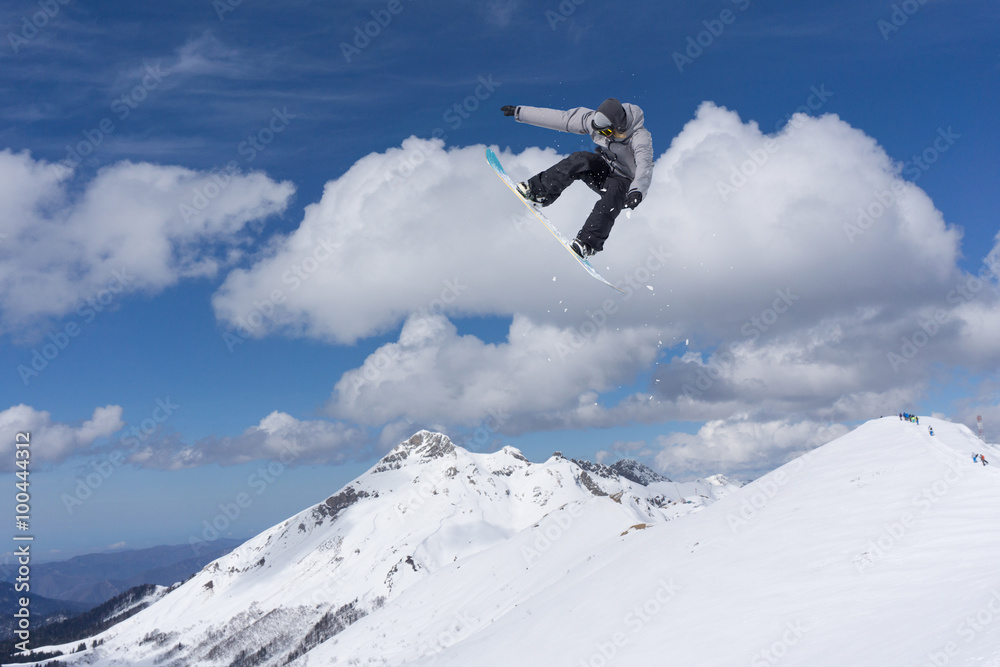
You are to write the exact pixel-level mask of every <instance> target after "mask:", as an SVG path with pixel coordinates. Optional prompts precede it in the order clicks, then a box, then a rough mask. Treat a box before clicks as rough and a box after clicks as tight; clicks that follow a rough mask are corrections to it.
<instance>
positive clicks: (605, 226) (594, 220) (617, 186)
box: [528, 151, 632, 250]
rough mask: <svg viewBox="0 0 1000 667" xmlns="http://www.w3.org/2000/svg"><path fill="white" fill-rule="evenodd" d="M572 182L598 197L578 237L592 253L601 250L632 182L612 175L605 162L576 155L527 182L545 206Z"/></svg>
mask: <svg viewBox="0 0 1000 667" xmlns="http://www.w3.org/2000/svg"><path fill="white" fill-rule="evenodd" d="M573 181H583V182H584V183H586V184H587V186H588V187H589V188H590V189H591V190H593V191H594V192H596V193H597V194H599V195H600V196H601V198H600V200H599V201H598V202H597V203H596V204H594V209H593V210H592V211H591V212H590V215H589V216H588V217H587V220H586V222H584V223H583V228H582V229H581V230H580V233H579V234H578V235H577V238H579V239H580V240H581V241H583V242H584V243H586V244H587V245H589V246H590V247H591V248H593V249H594V250H603V249H604V242H605V241H607V240H608V235H609V234H611V227H613V226H614V224H615V218H617V217H618V214H619V213H620V212H621V210H622V207H623V206H624V205H625V196H626V195H627V194H628V188H629V186H630V185H631V184H632V179H630V178H627V177H625V176H622V175H620V174H617V173H614V172H613V171H612V170H611V166H610V165H609V164H608V162H607V161H606V160H605V159H604V158H603V157H601V156H600V155H599V154H597V153H588V152H586V151H579V152H576V153H573V154H572V155H570V156H568V157H566V158H564V159H562V160H560V161H559V162H557V163H556V164H554V165H552V166H551V167H549V168H548V169H546V170H545V171H543V172H541V173H540V174H536V175H535V176H532V177H531V178H530V179H529V180H528V184H529V185H530V186H531V192H532V194H535V195H536V196H541V197H544V198H545V200H546V201H545V204H544V205H545V206H548V205H549V204H551V203H552V202H554V201H555V200H556V199H557V198H558V197H559V195H561V194H562V192H563V190H565V189H566V188H568V187H569V186H570V185H571V184H572V183H573Z"/></svg>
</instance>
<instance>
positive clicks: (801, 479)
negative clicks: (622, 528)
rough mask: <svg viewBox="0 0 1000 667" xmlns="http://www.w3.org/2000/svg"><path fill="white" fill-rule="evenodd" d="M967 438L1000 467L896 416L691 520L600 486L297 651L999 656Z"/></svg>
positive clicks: (945, 435)
mask: <svg viewBox="0 0 1000 667" xmlns="http://www.w3.org/2000/svg"><path fill="white" fill-rule="evenodd" d="M928 426H933V428H934V431H935V435H934V436H933V437H932V436H930V435H929V434H928V432H927V428H928ZM973 452H986V454H987V458H988V459H995V461H993V462H994V463H997V462H1000V450H997V448H994V447H988V446H985V445H983V444H982V443H981V442H980V441H979V440H978V439H977V438H976V437H975V436H974V435H973V434H972V432H971V431H969V430H968V429H967V428H966V427H964V426H960V425H956V424H952V423H948V422H944V421H940V420H936V419H929V418H922V419H921V425H920V426H915V425H913V424H909V423H903V422H901V421H899V419H898V418H887V419H881V420H876V421H873V422H869V423H867V424H865V425H863V426H862V427H860V428H858V429H857V430H855V431H854V432H852V433H850V434H848V435H847V436H845V437H843V438H841V439H839V440H837V441H834V442H832V443H830V444H828V445H826V446H824V447H821V448H820V449H818V450H815V451H814V452H812V453H810V454H809V455H807V456H805V457H803V458H800V459H798V460H796V461H793V462H792V463H790V464H788V465H786V466H784V467H783V468H781V469H779V470H777V471H774V472H772V473H771V474H769V475H767V476H765V477H763V478H761V479H759V480H757V481H756V482H754V483H752V484H750V485H748V486H746V487H744V488H743V489H742V490H741V491H739V492H738V493H735V494H731V495H729V496H728V497H726V498H724V499H722V500H721V501H719V502H718V503H715V504H713V505H711V506H709V507H707V508H706V509H705V510H704V511H702V512H701V513H700V514H699V515H698V516H696V517H691V518H690V519H689V520H685V521H676V522H670V523H665V524H657V525H654V526H652V527H650V528H647V529H645V530H636V531H630V532H628V534H626V535H624V536H623V535H620V534H618V533H617V532H616V531H615V530H614V526H615V521H616V518H617V517H616V516H615V510H616V508H615V507H613V506H612V505H611V504H610V503H607V502H602V500H603V499H601V498H593V499H591V500H589V501H587V502H586V503H585V510H584V511H582V512H580V513H579V514H578V515H577V516H569V514H568V509H569V508H564V509H563V510H561V511H560V512H559V513H556V514H554V515H552V516H551V517H550V519H549V520H550V521H554V522H557V525H559V526H560V530H551V531H550V536H551V537H552V538H553V539H551V540H549V544H548V545H547V546H545V548H544V549H540V548H539V547H540V546H544V545H545V541H544V540H542V541H539V539H538V538H539V536H541V535H544V534H545V532H546V531H545V529H544V528H543V525H540V526H539V527H537V528H535V529H533V530H526V531H523V532H521V533H519V534H518V535H516V536H513V537H512V538H511V539H510V540H507V541H506V542H504V543H502V544H500V545H498V546H497V547H495V548H493V549H491V550H489V551H485V552H482V553H480V554H477V555H475V556H472V557H470V558H468V559H466V560H464V561H462V562H461V563H456V564H454V565H452V566H450V567H446V568H443V569H441V570H439V571H437V572H435V573H434V574H433V575H431V576H429V577H427V578H425V579H424V580H423V581H421V582H419V583H418V584H416V585H414V586H413V587H411V588H410V589H408V590H407V591H405V592H404V593H403V594H401V595H400V596H399V597H398V598H396V599H395V600H393V601H392V602H391V603H389V604H387V605H386V606H385V608H384V609H382V610H381V611H380V613H379V614H378V615H372V616H370V617H367V618H365V619H362V620H361V621H359V622H358V623H356V624H355V625H353V626H352V627H350V628H348V629H347V630H345V631H344V632H343V633H341V634H340V635H338V636H337V637H336V638H335V639H332V640H330V641H328V642H327V643H324V644H323V645H321V646H319V647H317V648H316V649H314V650H313V651H312V652H310V654H309V655H308V656H304V657H303V658H301V659H300V660H299V661H298V662H296V663H295V664H296V665H325V664H331V663H332V662H335V661H337V662H343V661H346V660H348V659H351V660H353V662H351V664H361V665H367V664H390V665H395V664H404V663H405V664H427V665H430V664H433V665H472V664H475V665H522V664H523V665H570V666H574V667H575V666H578V665H579V666H586V665H593V666H598V665H664V664H669V665H680V666H689V665H690V666H697V667H710V666H713V665H719V666H723V665H725V666H727V667H728V666H731V665H751V666H752V667H753V666H758V665H779V664H781V665H807V666H810V667H815V666H825V665H830V666H838V667H840V666H842V665H852V666H866V665H872V666H880V667H881V666H887V665H891V666H896V665H900V666H904V665H905V666H909V665H976V666H979V667H982V666H986V665H993V666H996V665H1000V567H998V561H997V558H998V555H1000V467H996V466H992V465H991V466H986V467H984V466H982V465H980V464H979V463H974V462H973V460H972V456H971V455H972V453H973ZM560 515H562V520H561V521H560V520H559V519H558V517H559V516H560Z"/></svg>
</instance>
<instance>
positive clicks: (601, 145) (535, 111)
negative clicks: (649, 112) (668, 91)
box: [501, 97, 653, 258]
mask: <svg viewBox="0 0 1000 667" xmlns="http://www.w3.org/2000/svg"><path fill="white" fill-rule="evenodd" d="M501 111H503V113H504V115H505V116H513V117H514V120H516V121H518V122H521V123H528V124H529V125H537V126H538V127H544V128H548V129H550V130H559V131H561V132H572V133H575V134H589V135H590V138H591V139H592V140H593V141H594V143H595V144H597V149H596V150H595V151H594V152H593V153H588V152H587V151H578V152H576V153H573V154H572V155H570V156H569V157H566V158H564V159H563V160H560V161H559V162H557V163H556V164H554V165H553V166H551V167H549V168H548V169H546V170H545V171H543V172H541V173H539V174H536V175H534V176H532V177H531V178H529V179H528V180H527V181H522V182H521V183H518V184H517V188H518V191H519V192H520V194H521V196H523V197H524V198H525V199H527V200H529V201H531V202H534V203H536V204H539V205H540V206H548V205H549V204H551V203H552V202H554V201H555V200H556V199H558V198H559V195H561V194H562V192H563V190H565V189H566V188H567V187H569V186H570V184H572V183H573V181H577V180H580V181H583V182H584V183H586V184H587V186H588V187H590V189H591V190H593V191H594V192H596V193H597V194H599V195H600V196H601V198H600V200H599V201H598V202H597V204H595V205H594V209H593V210H592V211H591V213H590V216H588V217H587V220H586V221H585V222H584V224H583V228H582V229H580V233H579V234H577V235H576V238H575V239H574V240H573V242H572V243H571V245H570V247H571V248H572V249H573V251H574V252H575V253H576V254H577V255H579V256H580V257H583V258H586V257H589V256H591V255H593V254H594V253H597V252H600V251H601V250H603V249H604V242H605V241H607V240H608V235H609V234H610V233H611V227H612V226H613V225H614V224H615V218H617V217H618V214H619V213H620V212H621V210H622V208H623V207H624V208H629V209H634V208H635V207H636V206H638V205H639V204H640V203H641V202H642V200H643V198H644V197H645V196H646V191H647V190H648V189H649V184H650V182H651V181H652V179H653V138H652V135H651V134H650V133H649V130H647V129H646V128H645V127H643V125H642V122H643V113H642V109H640V108H639V107H637V106H636V105H634V104H622V103H621V102H619V101H618V100H616V99H615V98H613V97H611V98H608V99H606V100H604V101H603V102H601V105H600V106H599V107H597V109H596V110H593V109H587V108H585V107H577V108H575V109H569V110H567V111H560V110H558V109H544V108H539V107H525V106H511V105H507V106H504V107H501Z"/></svg>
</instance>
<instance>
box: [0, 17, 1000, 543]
mask: <svg viewBox="0 0 1000 667" xmlns="http://www.w3.org/2000/svg"><path fill="white" fill-rule="evenodd" d="M997 27H998V10H997V7H996V5H995V4H994V3H988V2H985V1H982V2H981V1H974V0H970V1H951V2H941V1H933V0H928V1H927V2H923V3H921V2H917V1H916V0H914V1H913V2H908V3H892V2H875V3H871V2H867V3H862V2H835V3H825V4H823V5H815V6H814V5H810V4H808V3H806V4H805V5H803V4H802V3H778V4H775V3H763V2H757V1H756V0H736V1H729V0H726V1H720V2H697V3H695V2H678V3H653V2H638V3H629V4H628V5H627V6H623V5H621V4H618V3H616V4H614V5H612V4H610V3H604V2H598V1H597V0H586V1H582V2H569V1H566V2H562V3H561V4H560V3H557V2H552V3H526V2H519V1H516V0H514V1H501V0H494V1H492V2H475V3H457V2H440V3H433V4H431V3H419V2H414V1H413V0H394V1H392V2H374V3H368V2H343V3H335V4H328V3H313V2H303V1H298V2H285V3H281V5H280V6H279V7H274V6H269V5H266V4H264V3H259V2H253V1H252V0H245V1H243V2H238V3H236V2H233V1H232V0H218V1H216V2H214V3H213V2H210V1H209V0H200V1H198V2H185V1H181V2H172V3H168V4H163V3H160V4H154V5H149V6H146V5H136V4H134V3H122V2H110V1H109V2H91V3H87V4H82V3H77V2H75V1H72V0H71V1H70V2H67V3H66V4H62V3H61V2H56V1H55V0H52V1H50V2H44V1H42V2H38V1H37V0H34V1H32V2H22V1H21V0H18V1H17V2H10V3H6V4H5V5H4V8H3V9H2V10H0V28H2V33H3V37H4V39H3V40H2V43H0V92H2V95H0V116H2V122H0V214H2V220H0V225H2V228H0V233H2V234H3V236H0V290H2V292H0V332H2V337H0V368H3V369H5V372H6V382H4V383H3V385H2V387H3V388H2V389H0V392H2V394H0V423H2V424H4V428H5V429H6V431H7V432H8V434H9V437H7V438H6V439H7V440H8V441H11V440H12V438H13V435H12V434H13V433H14V432H15V431H17V430H20V429H26V428H30V429H32V431H33V434H34V438H35V444H34V445H33V447H34V449H33V455H34V458H33V461H32V466H33V467H32V472H33V473H34V474H33V475H32V496H33V505H32V507H33V517H32V518H33V522H34V525H35V527H36V528H37V531H38V538H37V539H38V540H39V544H38V551H39V552H44V553H47V554H49V555H50V556H51V557H61V556H67V555H72V554H75V553H79V552H85V551H94V550H101V549H106V548H109V547H111V546H113V545H117V546H127V547H143V546H149V545H152V544H160V543H183V542H187V541H188V540H189V538H190V537H192V536H195V537H198V536H203V534H207V533H206V531H208V533H210V532H211V531H210V530H209V529H207V528H206V525H207V524H210V523H212V522H213V521H217V522H218V524H219V525H221V526H223V527H224V530H223V531H221V532H223V533H225V534H229V535H232V536H236V537H245V536H250V535H252V534H254V533H256V532H258V531H259V530H262V529H264V528H266V527H267V526H269V525H271V524H273V523H275V522H277V521H279V520H281V519H283V518H285V517H287V516H289V515H291V514H292V513H294V512H296V511H298V510H299V509H301V508H302V507H304V506H307V505H309V504H311V503H314V502H317V501H319V500H321V499H322V498H324V497H326V495H328V494H329V493H332V492H334V491H335V490H336V489H337V488H339V487H340V486H341V485H343V484H344V483H346V482H347V481H349V480H350V479H352V478H353V477H354V476H356V475H357V474H359V473H360V472H361V471H363V470H365V469H367V467H368V466H370V465H371V464H372V463H373V462H374V460H376V458H377V457H378V456H380V455H381V454H383V453H384V452H385V451H387V450H388V449H389V448H391V447H392V445H393V444H395V443H396V442H398V441H399V440H400V439H401V438H403V437H406V436H408V435H409V434H410V433H412V432H413V431H415V430H417V429H419V428H424V427H427V428H435V429H441V430H444V431H445V432H447V433H449V435H451V436H452V437H453V438H454V439H456V441H458V442H464V443H466V444H468V445H469V446H470V447H472V448H480V449H489V448H494V447H497V446H499V445H502V444H512V445H514V446H518V447H520V448H522V449H523V451H524V452H525V453H526V454H527V455H528V456H529V458H532V459H534V460H540V459H544V458H545V457H547V456H548V455H549V454H550V453H551V452H552V451H555V450H562V451H564V452H565V453H567V454H568V455H572V456H579V457H585V458H591V459H594V458H599V459H601V460H607V461H612V460H614V459H615V458H617V457H620V456H626V455H628V456H634V457H637V458H640V459H641V460H643V461H645V462H646V463H648V464H650V465H652V466H654V467H657V468H658V469H660V470H662V471H664V472H666V473H667V474H668V475H674V476H676V477H678V478H684V477H690V476H695V475H701V474H712V473H715V472H725V473H729V474H733V475H736V476H747V477H748V476H753V475H755V474H759V473H760V472H761V471H764V470H767V469H769V468H771V467H774V466H776V465H779V464H780V463H781V462H783V461H785V460H787V458H788V457H790V456H793V455H795V454H796V453H797V452H800V451H802V450H803V449H807V448H809V447H812V446H816V445H817V444H820V443H821V442H825V441H826V440H829V439H830V438H832V437H836V436H837V435H839V434H841V433H843V432H845V431H846V429H847V428H849V427H850V426H852V425H853V424H856V423H858V422H859V421H861V420H863V419H866V418H869V417H872V416H878V415H879V414H883V413H893V412H896V411H899V410H904V409H913V410H921V411H924V412H928V413H929V412H938V413H941V414H943V415H946V416H949V417H951V418H953V419H956V420H959V421H963V422H965V423H969V424H970V425H971V424H974V421H975V415H976V414H983V415H984V419H985V420H986V423H987V428H989V426H990V424H1000V395H998V388H997V384H996V369H997V365H998V360H1000V344H998V342H997V337H996V335H995V331H996V330H997V329H996V328H995V327H996V326H997V325H998V324H1000V305H998V299H997V291H996V285H997V273H996V271H995V270H994V269H993V268H992V267H994V266H995V264H990V263H984V260H985V259H987V258H989V257H993V258H995V257H996V254H995V253H996V248H997V245H998V238H997V234H998V224H997V219H996V211H997V210H998V208H1000V195H998V194H997V190H996V187H995V184H996V182H997V180H998V177H1000V170H998V162H997V158H996V156H997V154H998V148H1000V142H998V136H1000V132H998V130H997V128H996V122H995V121H996V108H997V104H998V102H1000V99H998V98H1000V94H998V85H997V79H998V76H1000V45H998V43H997V39H996V34H997ZM366 30H367V34H366V33H365V31H366ZM609 96H615V97H618V98H620V99H622V100H623V101H628V102H632V103H634V104H638V105H639V106H641V107H642V108H643V110H644V112H645V121H646V126H647V127H648V128H649V130H650V132H651V133H652V136H653V143H654V149H655V154H656V157H657V163H656V169H655V172H654V183H653V186H652V187H651V189H650V193H649V195H648V197H647V200H646V201H645V202H643V204H642V206H640V207H639V208H638V209H637V210H636V211H635V212H634V215H633V217H632V218H630V219H628V220H624V219H622V220H620V221H619V223H618V225H617V226H616V228H615V231H614V233H613V234H612V237H611V240H610V241H609V243H608V246H607V250H606V251H605V253H603V254H602V255H603V256H599V258H598V261H597V265H598V268H599V269H601V270H602V272H604V273H605V275H607V276H608V277H609V278H611V279H613V280H624V279H629V278H630V279H632V280H633V282H635V283H636V284H638V285H639V289H638V290H635V291H634V293H630V294H629V295H628V297H627V298H621V297H616V296H615V294H614V293H613V292H611V291H610V290H606V288H604V287H603V286H601V285H599V284H597V283H594V282H592V281H591V280H590V279H589V278H587V277H586V276H585V275H583V273H582V272H580V271H579V270H578V269H577V268H576V267H574V266H573V264H572V262H571V261H569V260H568V258H566V257H565V255H564V253H563V251H561V250H560V249H559V248H558V247H557V246H555V245H554V243H552V241H551V240H550V239H548V238H547V237H545V236H541V235H539V234H538V233H537V232H539V230H538V229H536V228H534V227H532V223H531V221H530V220H529V219H527V218H525V217H524V216H525V215H526V212H525V211H523V209H522V208H520V204H518V202H517V201H516V200H514V199H513V198H512V197H511V196H510V195H509V193H507V191H506V189H505V188H503V186H502V184H500V183H499V182H498V181H496V179H495V177H494V176H493V175H492V173H491V172H490V170H489V169H488V167H487V165H486V164H485V160H483V159H482V150H483V146H487V145H490V146H495V147H497V148H498V149H500V150H501V151H502V153H501V158H502V159H503V160H504V162H505V164H506V165H507V167H508V170H509V171H510V172H512V173H513V174H514V175H515V176H520V177H527V176H530V175H531V174H532V173H535V172H536V171H539V170H540V169H543V168H545V167H546V166H548V165H549V164H551V163H552V162H554V161H555V159H557V157H558V155H561V154H567V153H569V152H572V151H575V150H590V149H591V147H592V146H590V145H588V144H589V141H588V140H587V139H586V138H585V137H578V136H575V135H566V134H559V133H555V132H551V131H547V130H543V129H540V128H534V127H530V126H526V125H521V124H517V123H515V122H514V121H513V120H512V119H509V118H504V117H503V115H502V114H501V113H500V111H499V108H500V106H502V105H505V104H523V105H534V106H547V107H555V108H570V107H575V106H589V107H591V108H593V107H596V106H597V105H598V104H599V103H600V102H601V101H602V100H603V99H604V98H606V97H609ZM797 112H800V115H797V116H796V115H793V114H796V113H797ZM84 153H85V155H84ZM754 156H756V159H755V157H754ZM592 201H593V200H592V198H591V195H590V194H589V192H586V191H579V192H577V191H570V192H568V193H567V196H566V197H564V198H563V199H562V200H560V202H559V205H557V206H554V207H553V208H552V209H550V211H549V212H550V217H552V219H553V221H554V222H555V223H556V224H557V225H558V226H560V227H561V228H562V229H563V231H565V232H566V233H570V234H571V233H573V232H575V230H576V228H577V227H578V225H579V224H580V222H581V221H582V220H583V218H584V217H585V216H586V213H587V211H588V210H589V207H590V206H591V205H592ZM863 211H868V217H867V218H865V217H863V216H862V215H860V214H861V213H862V212H863ZM991 253H993V254H992V255H991ZM663 257H668V259H667V260H665V261H664V260H663ZM647 286H648V288H647ZM643 288H647V289H643ZM275 295H276V296H277V297H278V298H277V299H274V297H275ZM247 323H251V326H250V328H249V329H248V328H246V326H247ZM908 342H909V346H908ZM39 355H41V356H40V357H39ZM33 364H34V365H33ZM32 371H34V372H32ZM11 447H12V445H10V443H8V447H7V449H2V448H0V451H7V452H8V453H9V456H7V458H8V459H9V461H8V464H5V465H4V466H3V467H4V469H5V470H10V469H12V465H13V454H12V453H11V451H12V449H11ZM282 460H284V462H282ZM286 464H287V465H286ZM268 465H270V466H271V472H270V474H269V473H268ZM262 466H263V468H262ZM261 470H263V473H261ZM101 471H103V473H104V474H101ZM109 471H110V473H109ZM275 471H278V472H279V473H280V474H274V473H275ZM94 475H97V477H95V476H94ZM88 476H89V478H90V480H91V482H93V483H92V484H89V485H88V483H87V479H88ZM98 480H99V481H100V483H99V485H98V484H96V482H97V481H98ZM81 483H83V484H84V486H85V487H86V488H85V490H83V491H81V490H80V489H81V487H80V484H81ZM87 490H89V491H90V492H91V493H89V494H88V493H87ZM244 493H245V494H247V496H246V497H243V496H241V495H240V494H244ZM80 496H87V497H86V498H82V499H81V498H80ZM67 498H75V499H76V500H78V501H79V503H78V504H77V503H76V502H72V501H68V500H67ZM238 498H242V499H244V500H245V499H247V498H248V499H250V500H251V501H252V502H249V503H246V507H240V508H239V512H238V513H236V514H235V515H233V517H227V516H226V508H227V507H228V508H230V509H231V508H232V507H233V506H234V505H233V503H236V502H237V499H238ZM11 512H13V508H11ZM220 516H221V517H222V518H220Z"/></svg>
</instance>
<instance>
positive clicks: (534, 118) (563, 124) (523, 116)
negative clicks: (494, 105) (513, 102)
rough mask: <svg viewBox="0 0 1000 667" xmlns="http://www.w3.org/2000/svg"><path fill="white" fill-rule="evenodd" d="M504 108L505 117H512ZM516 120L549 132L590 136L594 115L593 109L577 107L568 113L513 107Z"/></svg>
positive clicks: (506, 108)
mask: <svg viewBox="0 0 1000 667" xmlns="http://www.w3.org/2000/svg"><path fill="white" fill-rule="evenodd" d="M510 108H511V107H509V106H505V107H503V109H502V110H503V112H504V115H511V114H509V113H508V109H510ZM513 110H514V113H513V116H514V120H516V121H518V122H519V123H527V124H528V125H536V126H538V127H544V128H547V129H549V130H559V131H560V132H572V133H573V134H590V117H591V116H592V115H594V110H593V109H587V108H585V107H577V108H575V109H569V110H567V111H561V110H559V109H545V108H542V107H513Z"/></svg>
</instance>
